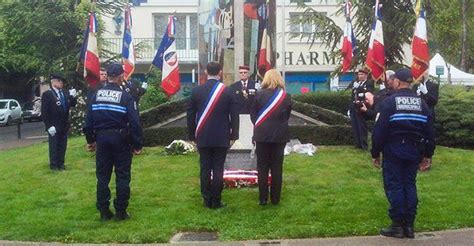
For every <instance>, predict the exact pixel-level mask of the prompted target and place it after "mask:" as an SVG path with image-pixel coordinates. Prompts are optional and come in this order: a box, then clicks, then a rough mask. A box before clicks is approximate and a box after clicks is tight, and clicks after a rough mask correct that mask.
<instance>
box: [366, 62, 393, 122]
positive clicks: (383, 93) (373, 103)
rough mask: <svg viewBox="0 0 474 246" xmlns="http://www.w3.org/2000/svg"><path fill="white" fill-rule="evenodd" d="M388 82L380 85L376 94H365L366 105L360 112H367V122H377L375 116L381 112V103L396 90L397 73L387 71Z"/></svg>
mask: <svg viewBox="0 0 474 246" xmlns="http://www.w3.org/2000/svg"><path fill="white" fill-rule="evenodd" d="M385 78H386V80H385V81H384V82H383V84H381V85H380V90H379V91H377V92H376V93H375V94H374V93H373V92H371V91H368V92H366V93H365V103H364V104H363V105H362V106H361V108H360V111H361V112H365V118H366V119H367V120H375V116H376V115H377V113H378V112H379V105H380V103H381V102H382V101H383V100H385V98H387V97H389V96H390V95H391V94H392V93H393V91H394V88H395V82H394V80H395V72H394V71H392V70H387V71H385Z"/></svg>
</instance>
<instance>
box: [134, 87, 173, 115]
mask: <svg viewBox="0 0 474 246" xmlns="http://www.w3.org/2000/svg"><path fill="white" fill-rule="evenodd" d="M167 101H168V97H167V96H166V94H165V93H164V92H163V90H162V89H161V88H157V87H156V86H155V85H149V86H148V89H147V90H146V93H145V94H144V95H143V96H142V98H141V99H140V110H147V109H150V108H153V107H156V106H158V105H160V104H163V103H165V102H167Z"/></svg>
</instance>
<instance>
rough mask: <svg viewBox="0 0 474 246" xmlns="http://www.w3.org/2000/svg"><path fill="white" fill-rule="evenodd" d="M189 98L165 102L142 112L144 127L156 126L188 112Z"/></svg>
mask: <svg viewBox="0 0 474 246" xmlns="http://www.w3.org/2000/svg"><path fill="white" fill-rule="evenodd" d="M186 103H187V98H182V99H179V100H176V101H171V102H167V103H163V104H161V105H159V106H156V107H154V108H151V109H148V110H145V111H143V112H141V113H140V120H141V123H142V127H143V128H147V127H150V126H154V125H156V124H158V123H161V122H164V121H166V120H168V119H171V118H173V117H175V116H178V115H180V114H181V113H183V112H186Z"/></svg>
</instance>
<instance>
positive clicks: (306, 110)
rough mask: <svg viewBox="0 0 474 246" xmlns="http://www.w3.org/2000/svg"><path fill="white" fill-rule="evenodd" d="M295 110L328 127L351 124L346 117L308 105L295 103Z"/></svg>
mask: <svg viewBox="0 0 474 246" xmlns="http://www.w3.org/2000/svg"><path fill="white" fill-rule="evenodd" d="M293 110H294V111H296V112H299V113H302V114H305V115H307V116H309V117H311V118H314V119H316V120H319V121H321V122H323V123H326V124H328V125H347V124H350V120H349V119H348V118H347V117H346V116H344V115H342V114H340V113H337V112H334V111H331V110H328V109H325V108H322V107H319V106H316V105H312V104H308V103H301V102H298V101H293Z"/></svg>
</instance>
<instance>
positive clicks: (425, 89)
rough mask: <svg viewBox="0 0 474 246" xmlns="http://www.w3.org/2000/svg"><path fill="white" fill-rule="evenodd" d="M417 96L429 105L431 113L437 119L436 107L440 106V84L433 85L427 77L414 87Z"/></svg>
mask: <svg viewBox="0 0 474 246" xmlns="http://www.w3.org/2000/svg"><path fill="white" fill-rule="evenodd" d="M413 90H414V91H415V92H416V94H417V95H418V96H419V97H421V99H423V101H425V103H426V104H427V105H428V108H429V110H430V113H431V114H432V115H433V118H435V112H434V107H435V106H436V104H438V94H439V84H437V83H433V82H432V81H431V79H429V78H428V75H425V76H424V77H423V78H422V79H421V82H420V83H419V84H416V85H415V86H414V87H413Z"/></svg>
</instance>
